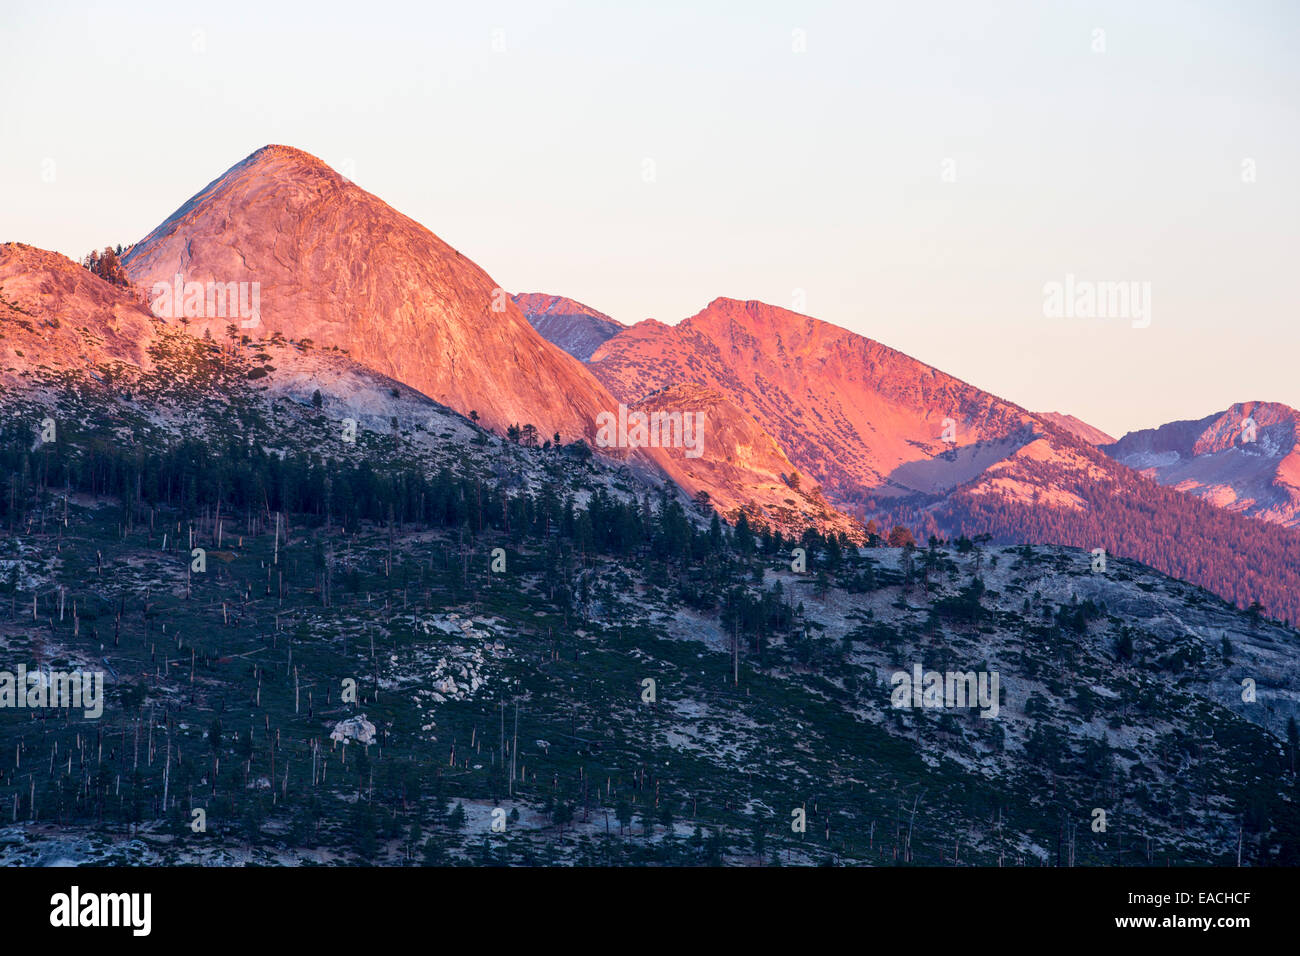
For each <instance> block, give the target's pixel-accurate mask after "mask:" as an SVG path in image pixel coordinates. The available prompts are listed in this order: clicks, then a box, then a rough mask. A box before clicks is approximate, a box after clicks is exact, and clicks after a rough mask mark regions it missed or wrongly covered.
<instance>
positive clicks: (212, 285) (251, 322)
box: [149, 272, 262, 329]
mask: <svg viewBox="0 0 1300 956" xmlns="http://www.w3.org/2000/svg"><path fill="white" fill-rule="evenodd" d="M149 308H150V309H151V310H152V311H153V314H154V315H156V316H158V318H160V319H181V318H185V319H226V318H230V319H235V318H238V319H241V320H242V321H241V322H240V323H239V327H240V328H242V329H255V328H257V327H258V326H259V325H261V324H262V284H261V283H260V282H208V283H203V282H186V281H185V277H184V276H183V275H182V274H181V273H179V272H178V273H176V279H175V281H173V282H171V283H167V282H155V283H154V284H153V297H152V299H151V301H150V303H149Z"/></svg>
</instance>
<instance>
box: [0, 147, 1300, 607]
mask: <svg viewBox="0 0 1300 956" xmlns="http://www.w3.org/2000/svg"><path fill="white" fill-rule="evenodd" d="M123 261H124V265H125V269H126V273H127V275H128V276H129V278H130V280H131V282H132V284H133V289H130V290H126V289H121V288H118V287H116V286H110V285H108V284H107V283H104V282H102V281H100V280H99V279H97V278H96V277H95V276H93V275H91V274H90V273H89V272H88V271H86V270H85V269H82V268H81V267H79V266H77V265H76V264H74V263H72V262H70V261H68V260H66V259H64V258H63V257H61V256H57V255H55V254H53V253H46V252H43V251H41V250H35V249H32V248H30V247H26V246H21V245H19V244H9V245H6V246H4V247H3V252H2V253H0V297H3V298H0V316H2V317H3V319H4V320H5V325H4V335H3V338H0V376H4V378H3V379H0V381H5V382H7V383H9V384H11V385H15V386H21V385H22V384H23V383H24V382H26V381H28V380H29V379H30V378H31V376H30V374H29V373H30V372H31V371H32V370H33V369H36V368H40V367H44V368H46V369H53V368H58V367H63V368H70V369H71V368H79V369H86V370H91V371H93V372H94V374H95V375H96V376H97V377H99V378H101V379H102V378H103V377H104V375H105V373H107V374H108V375H110V376H111V374H112V371H111V370H112V367H113V366H114V365H115V364H117V365H121V366H123V367H137V368H142V369H144V368H148V367H149V365H150V363H151V362H154V361H155V359H154V358H153V357H152V355H151V349H150V347H151V345H152V344H154V343H156V342H158V341H159V340H160V339H165V338H167V337H168V336H172V335H176V334H182V333H187V334H189V335H190V336H193V337H197V338H199V339H200V340H210V341H211V342H212V343H214V344H216V345H220V346H221V347H223V348H235V349H238V348H242V347H247V346H248V345H249V344H250V343H251V344H258V343H261V344H264V345H269V346H272V347H274V348H276V349H279V350H280V354H283V355H284V358H283V360H282V362H281V364H279V365H276V364H273V363H271V362H267V363H266V364H264V365H263V366H262V368H263V371H262V372H261V373H260V375H261V376H264V377H265V379H266V381H265V383H264V384H265V386H266V387H268V388H272V389H286V388H289V387H290V386H289V385H288V383H289V382H290V381H292V382H294V383H296V384H295V385H294V386H293V387H294V388H301V387H303V386H305V384H307V381H308V379H309V376H307V375H306V374H305V373H304V372H303V370H302V364H301V362H300V361H299V359H298V358H297V357H296V356H301V355H302V354H305V352H306V351H307V350H308V349H310V350H311V351H312V352H313V355H314V358H313V364H312V369H313V371H312V372H311V373H310V374H312V375H318V376H321V377H322V378H323V379H324V380H325V381H326V382H327V385H329V387H327V388H325V389H324V390H323V391H324V392H325V393H326V397H330V396H331V395H332V396H333V397H334V398H335V399H336V400H337V401H338V402H339V403H341V404H347V403H348V402H350V401H352V400H353V398H355V397H356V396H349V394H348V393H347V389H346V388H344V387H343V386H342V385H340V383H346V382H351V383H353V385H356V384H357V379H356V378H355V376H357V375H366V374H371V375H374V376H375V379H374V382H375V383H378V382H389V383H393V386H392V390H393V391H396V392H397V393H398V394H401V393H402V388H405V389H410V390H413V391H414V392H415V393H418V394H420V395H422V396H424V397H426V398H427V399H429V400H432V402H433V403H436V404H437V406H439V407H445V408H446V409H448V410H450V411H451V412H454V413H459V414H460V415H464V416H467V417H469V418H470V419H473V420H474V421H476V422H477V423H479V424H480V425H481V426H483V427H485V428H489V429H491V430H493V431H495V432H496V433H498V434H502V435H510V436H512V437H513V438H514V439H515V440H516V441H521V442H523V443H525V444H527V443H536V444H542V443H548V442H555V441H556V440H557V439H558V441H559V443H561V444H569V443H572V442H574V441H577V440H582V441H583V442H585V443H586V444H587V446H588V447H590V448H591V449H593V450H594V451H595V452H596V453H597V454H598V455H599V456H600V457H602V458H603V459H606V460H607V461H609V462H610V463H611V464H612V465H613V466H614V467H626V468H628V469H630V472H631V473H633V474H634V475H636V476H639V477H638V480H642V481H648V482H650V484H653V483H654V482H655V481H656V480H667V481H669V482H671V483H672V484H673V485H675V486H676V487H677V488H679V489H680V490H681V492H682V493H683V495H684V496H685V497H687V498H691V499H694V501H695V502H696V504H697V505H700V506H701V507H715V508H717V509H718V511H719V512H720V513H721V514H722V515H723V516H724V517H725V518H726V519H727V520H729V521H735V520H737V519H738V517H739V515H740V514H741V513H744V514H746V515H747V516H748V517H749V519H750V521H751V523H755V524H758V525H763V524H766V525H769V526H771V527H773V528H776V529H779V530H782V531H785V532H787V533H790V534H796V533H798V531H799V530H800V529H801V528H803V527H806V526H809V525H811V526H814V527H817V528H819V529H820V530H822V531H823V532H825V533H835V534H837V535H843V536H844V537H845V538H846V539H848V540H850V541H858V542H860V541H863V540H865V538H866V534H867V531H866V528H865V527H864V526H865V525H866V522H867V521H868V520H875V521H876V522H877V526H878V529H879V530H881V531H883V530H885V526H888V525H890V524H892V523H895V522H902V523H906V524H907V525H908V526H909V527H910V528H911V529H912V530H913V531H914V532H915V533H916V534H917V536H918V538H921V539H924V538H925V537H926V536H928V535H929V534H932V533H934V534H939V535H947V536H957V535H959V534H963V533H968V534H975V533H978V532H987V533H989V534H992V535H993V536H995V537H996V538H998V539H999V540H1002V541H1014V542H1019V541H1028V542H1032V543H1049V544H1066V545H1073V546H1076V547H1081V548H1085V549H1089V550H1090V549H1092V548H1096V547H1102V548H1107V549H1108V550H1110V551H1112V552H1114V553H1116V554H1119V555H1124V556H1129V557H1133V558H1135V559H1138V560H1143V561H1146V562H1147V563H1149V564H1151V565H1152V566H1153V567H1156V568H1157V569H1159V570H1162V571H1164V572H1166V573H1169V574H1173V575H1175V576H1178V577H1181V578H1184V579H1186V580H1189V581H1192V582H1194V583H1198V584H1202V585H1204V586H1206V587H1209V588H1212V589H1214V590H1216V591H1217V592H1218V593H1220V594H1222V595H1224V596H1226V597H1228V598H1230V599H1231V600H1233V601H1235V602H1237V603H1238V604H1240V605H1241V606H1246V605H1248V604H1250V603H1251V602H1252V601H1259V602H1261V603H1262V604H1263V606H1264V608H1265V609H1266V610H1267V611H1268V612H1269V613H1271V614H1274V615H1276V616H1278V617H1285V618H1291V619H1297V618H1300V534H1297V532H1296V531H1294V530H1292V529H1293V528H1294V526H1295V524H1296V519H1297V500H1298V498H1300V493H1297V484H1300V479H1298V478H1297V475H1298V473H1300V466H1298V465H1297V456H1296V452H1295V442H1296V436H1297V431H1296V429H1297V413H1296V412H1295V411H1294V410H1292V409H1288V408H1286V407H1285V406H1281V405H1271V404H1266V403H1249V404H1247V405H1242V406H1234V408H1233V409H1229V410H1228V411H1226V412H1224V413H1222V414H1221V415H1218V416H1211V417H1209V418H1207V419H1203V420H1201V421H1199V422H1184V423H1173V424H1171V425H1167V426H1163V427H1162V428H1160V429H1155V430H1152V431H1149V432H1136V433H1132V434H1130V435H1126V436H1125V437H1124V438H1122V439H1120V440H1119V441H1118V442H1116V441H1113V440H1111V438H1110V436H1108V435H1106V434H1104V433H1103V432H1101V431H1099V430H1098V429H1095V428H1093V427H1091V426H1089V425H1087V424H1086V423H1084V422H1082V421H1080V420H1079V419H1077V418H1075V417H1073V416H1071V415H1068V414H1061V413H1057V412H1052V413H1044V414H1035V413H1032V412H1030V411H1028V410H1026V409H1024V408H1021V407H1020V406H1018V405H1015V404H1014V403H1011V402H1008V401H1005V400H1003V399H1001V398H999V397H997V396H996V395H993V394H991V393H989V392H985V391H983V390H981V389H979V388H977V387H975V386H973V385H970V384H968V383H966V382H963V381H961V380H959V379H956V378H954V377H952V376H950V375H947V374H945V373H943V372H942V371H940V370H938V369H935V368H932V367H930V366H928V365H925V364H924V363H922V362H919V361H917V360H915V359H913V358H911V357H909V356H907V355H905V354H903V353H901V352H898V351H896V350H894V349H891V348H889V347H887V346H885V345H883V344H881V343H878V342H875V341H873V340H871V339H868V338H866V337H864V336H861V335H857V334H855V333H852V332H849V331H847V330H845V329H842V328H839V327H837V326H834V325H831V324H829V323H826V322H822V321H819V320H817V319H815V318H812V317H809V316H806V315H800V314H798V313H795V312H791V311H788V310H785V309H780V308H777V307H774V306H770V305H766V304H764V303H761V302H754V301H741V300H736V299H727V298H719V299H716V300H714V301H713V302H711V303H710V304H709V305H708V306H707V307H706V308H704V309H703V310H702V311H700V312H699V313H697V314H696V315H694V316H691V317H690V318H687V319H685V320H684V321H682V322H680V323H678V324H676V325H668V324H665V323H663V322H659V321H655V320H646V321H643V322H638V323H636V324H635V325H632V326H623V325H621V324H620V323H618V322H616V321H614V320H613V319H611V318H610V317H609V316H607V315H604V314H603V313H601V312H599V311H597V310H595V309H593V308H591V307H589V306H586V305H583V304H581V303H578V302H575V301H573V300H572V299H568V298H565V297H563V296H558V295H549V294H540V293H528V294H519V295H513V296H512V295H510V294H508V293H506V292H505V291H503V290H502V289H501V288H500V286H499V285H498V284H497V283H496V282H495V281H494V280H493V279H492V278H491V277H490V276H489V275H488V274H487V273H486V272H485V271H483V270H482V269H480V268H479V267H478V266H477V265H475V264H474V263H472V262H470V261H469V260H468V259H466V258H465V257H464V256H462V255H461V254H460V253H459V252H457V251H456V250H455V249H454V248H452V247H451V246H450V245H448V244H447V243H445V242H443V241H442V240H441V239H439V238H438V237H437V236H435V235H434V234H433V233H432V232H430V231H429V230H428V229H426V228H425V227H424V226H422V225H420V224H419V223H416V222H415V221H414V220H411V219H409V218H408V217H406V216H404V215H402V214H401V213H399V212H397V211H396V210H394V209H392V208H391V207H389V206H388V205H386V204H385V203H383V202H382V201H381V200H379V199H378V198H376V197H375V196H373V195H371V194H370V193H367V192H365V191H364V190H362V189H360V188H359V187H358V186H356V185H355V184H353V183H351V182H350V181H348V180H346V179H344V178H343V177H341V176H339V175H338V174H337V173H335V172H334V171H333V170H331V169H330V168H329V167H328V166H326V165H325V164H324V163H322V162H321V161H320V160H318V159H316V158H315V157H313V156H310V155H309V154H307V153H303V152H302V151H300V150H296V149H292V148H289V147H284V146H268V147H265V148H263V149H260V150H258V151H257V152H255V153H253V154H252V155H251V156H249V157H248V158H246V159H245V160H243V161H242V162H240V163H237V164H236V165H235V166H233V167H231V168H230V169H229V170H227V171H226V172H225V173H224V174H223V175H221V176H220V177H218V178H217V179H216V180H214V181H213V182H212V183H210V184H209V185H208V186H206V187H205V188H204V189H202V190H200V191H199V192H198V193H197V194H196V195H195V196H194V197H192V198H191V199H190V200H189V201H188V202H186V203H185V204H184V205H182V206H181V207H180V208H179V209H178V210H177V211H176V212H175V213H174V214H172V215H171V216H170V217H168V218H167V219H166V220H165V221H164V222H163V223H162V224H161V225H159V226H158V227H157V228H156V229H154V230H153V231H152V232H151V233H150V234H149V235H147V236H146V237H145V238H144V239H143V240H141V241H140V242H139V243H137V244H135V245H134V246H133V247H132V248H131V249H130V251H129V252H128V254H127V255H126V256H125V258H124V260H123ZM178 276H179V277H180V278H179V280H178V279H177V277H178ZM178 283H179V284H178ZM241 283H243V284H253V283H256V286H257V294H256V296H255V302H256V306H257V308H256V315H245V314H244V313H243V312H242V311H241V312H238V313H236V311H235V310H234V306H233V301H234V298H233V297H234V296H236V295H237V294H240V295H242V294H243V289H242V287H241V286H240V284H241ZM214 286H215V287H217V289H218V290H225V292H226V293H227V294H226V297H225V298H226V304H227V305H228V306H229V307H228V308H223V309H220V310H216V311H214V309H213V307H212V306H213V301H212V291H211V290H212V288H213V287H214ZM240 301H241V304H242V303H243V301H244V300H243V299H242V298H241V299H240ZM289 344H292V345H294V348H292V349H288V350H287V351H286V348H285V347H286V346H287V345H289ZM331 356H337V358H338V362H337V363H334V361H333V359H332V358H331ZM398 386H400V387H398ZM385 387H386V386H379V385H375V384H367V385H366V386H365V387H364V388H363V389H362V392H363V393H364V396H365V402H366V403H367V407H368V408H369V409H370V412H371V413H372V414H373V415H374V416H375V417H376V419H377V420H382V417H383V413H384V409H383V404H384V399H383V397H382V396H383V395H384V394H385V391H384V388H385ZM309 394H310V393H309ZM629 413H631V414H633V415H635V414H636V413H642V414H644V415H645V416H646V418H647V420H651V419H653V418H654V416H656V415H658V416H667V417H668V418H672V417H673V416H677V417H678V418H680V416H684V415H687V414H696V413H698V414H701V415H703V417H704V422H705V423H706V424H705V426H704V431H703V436H704V439H703V443H702V445H701V447H700V448H699V449H697V450H696V452H694V453H691V454H688V453H687V452H686V450H685V449H683V448H682V447H681V446H680V444H675V443H674V442H671V441H666V442H655V443H653V445H652V446H651V447H645V445H646V443H645V442H644V441H643V442H641V443H640V444H641V445H642V447H634V446H636V445H637V444H638V443H637V442H636V440H635V439H632V440H630V441H624V440H622V439H623V437H624V436H623V433H622V432H620V440H619V441H616V442H610V441H609V440H607V439H608V434H607V433H605V432H602V430H601V427H600V423H601V422H602V420H607V419H608V418H610V417H611V416H626V415H627V414H629ZM1252 416H1253V417H1252ZM1248 418H1250V419H1252V421H1253V425H1254V431H1253V432H1247V431H1245V430H1243V422H1245V420H1246V419H1248ZM529 426H531V427H529ZM1248 433H1249V434H1251V435H1252V440H1251V441H1246V440H1245V439H1244V438H1243V437H1242V436H1243V435H1246V434H1248ZM628 434H629V435H630V434H632V433H628ZM1150 479H1154V481H1153V480H1150ZM1161 485H1169V486H1171V487H1170V488H1163V487H1161ZM1184 491H1187V492H1191V494H1183V493H1182V492H1184ZM1197 496H1199V497H1201V498H1203V499H1204V501H1198V500H1197ZM1206 502H1208V503H1211V504H1213V505H1217V506H1220V507H1219V508H1218V509H1216V508H1213V507H1209V506H1208V505H1207V504H1206ZM1256 518H1259V519H1264V520H1262V521H1259V520H1254V519H1256Z"/></svg>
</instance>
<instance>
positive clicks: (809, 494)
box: [630, 385, 864, 542]
mask: <svg viewBox="0 0 1300 956" xmlns="http://www.w3.org/2000/svg"><path fill="white" fill-rule="evenodd" d="M630 411H640V412H643V413H645V414H646V415H654V414H667V415H683V416H685V415H697V416H701V420H700V423H699V424H700V431H699V436H698V437H699V442H698V448H696V449H688V448H686V447H669V448H667V449H665V450H666V453H667V454H668V456H669V458H670V459H671V460H672V463H673V465H674V466H675V469H676V470H675V472H674V474H675V477H676V479H677V482H678V484H679V485H680V486H681V487H683V488H684V489H685V490H686V491H687V492H688V493H690V494H692V495H695V494H697V493H698V492H700V491H703V492H705V493H706V494H707V495H708V501H709V503H710V504H711V505H712V506H713V507H714V508H717V509H718V511H719V512H720V513H721V514H722V516H723V517H724V518H726V519H727V520H728V521H731V522H735V521H736V520H737V518H738V517H739V515H740V513H741V512H744V513H745V514H746V515H747V516H748V519H749V520H750V522H751V524H755V525H767V526H770V527H771V528H772V529H773V530H779V531H781V532H782V533H783V534H785V535H787V536H791V537H798V535H799V534H800V533H802V532H803V530H804V529H805V528H807V527H809V526H813V527H816V528H818V529H820V530H821V531H822V532H823V533H837V534H843V535H844V536H845V537H847V538H848V539H849V540H850V541H855V542H861V541H862V540H863V538H864V535H863V530H862V526H861V525H860V524H859V523H858V522H857V521H855V520H853V519H852V518H850V517H849V516H848V515H845V514H843V513H841V512H838V511H836V510H835V509H834V508H832V507H831V506H830V505H829V504H828V503H827V502H826V500H825V499H824V498H823V497H822V495H821V492H820V491H819V490H818V489H817V487H816V485H815V484H814V483H813V482H812V481H811V479H803V478H801V476H800V475H799V470H798V469H797V468H796V467H795V466H794V464H792V463H791V461H790V459H789V458H787V457H786V455H785V452H783V451H782V450H781V448H780V446H779V445H777V443H776V442H775V441H774V440H773V439H772V436H771V435H769V434H768V433H767V432H765V431H764V430H763V429H762V428H761V427H760V426H759V424H758V423H757V422H756V421H754V419H753V417H752V416H750V415H749V414H748V413H746V412H745V411H743V410H742V409H740V408H737V407H736V406H735V405H734V404H733V403H731V402H729V401H728V400H727V399H725V398H723V397H722V396H721V395H719V394H718V393H717V392H714V391H712V390H711V389H708V388H705V387H703V386H701V385H673V386H669V387H668V388H665V389H662V390H660V391H658V392H653V393H651V394H650V395H647V396H645V398H643V399H642V400H641V401H640V402H635V403H633V404H632V405H631V406H630Z"/></svg>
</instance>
